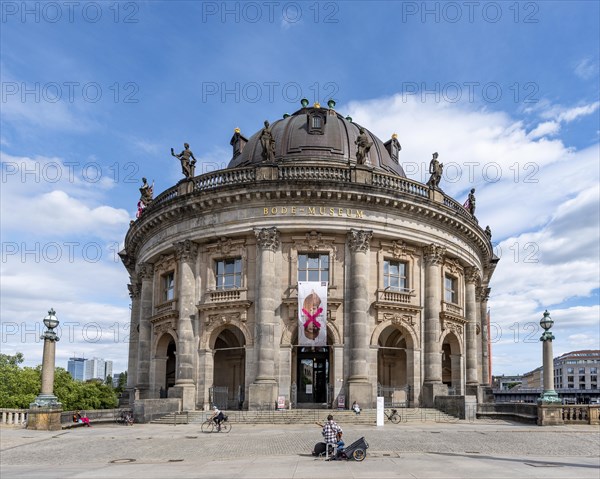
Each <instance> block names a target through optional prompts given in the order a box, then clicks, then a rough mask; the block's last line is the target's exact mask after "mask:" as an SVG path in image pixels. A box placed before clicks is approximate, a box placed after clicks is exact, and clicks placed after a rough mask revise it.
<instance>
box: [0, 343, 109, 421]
mask: <svg viewBox="0 0 600 479" xmlns="http://www.w3.org/2000/svg"><path fill="white" fill-rule="evenodd" d="M22 362H23V354H21V353H17V354H15V355H14V356H9V355H7V354H0V407H3V408H19V409H27V408H29V404H30V403H32V402H33V401H34V400H35V398H36V396H37V395H38V394H39V393H40V391H41V388H42V379H41V378H42V367H41V366H37V367H36V368H30V367H24V368H21V367H19V365H20V364H21V363H22ZM54 395H55V396H56V397H57V398H58V400H59V401H60V402H61V403H62V406H63V409H65V410H75V409H82V410H84V409H110V408H114V407H116V406H117V396H116V393H115V391H114V390H113V388H112V387H110V386H107V385H105V384H102V381H98V380H92V381H88V382H85V383H82V382H78V381H75V380H74V379H73V378H72V377H71V375H70V374H69V373H68V372H67V371H66V370H65V369H63V368H56V369H55V371H54Z"/></svg>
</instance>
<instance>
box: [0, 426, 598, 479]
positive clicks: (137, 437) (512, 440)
mask: <svg viewBox="0 0 600 479" xmlns="http://www.w3.org/2000/svg"><path fill="white" fill-rule="evenodd" d="M342 426H344V425H343V424H342ZM361 436H364V437H365V438H366V440H367V442H368V443H369V446H370V447H369V449H368V453H367V458H366V459H365V460H364V461H363V462H354V461H336V462H325V461H324V460H322V459H318V458H314V457H312V456H311V455H310V452H311V451H312V448H313V446H314V444H315V443H316V442H318V441H319V440H320V428H319V427H318V426H316V425H315V426H308V425H301V426H300V425H299V426H289V425H284V426H281V425H277V426H274V425H241V424H234V425H233V430H232V431H231V433H229V434H220V433H212V434H203V433H201V432H200V424H185V425H177V426H172V425H154V424H137V425H135V426H133V427H127V426H117V425H112V424H106V425H101V424H99V425H96V426H94V427H92V428H76V429H70V430H63V431H56V432H46V431H29V430H26V429H21V428H14V427H10V426H5V427H2V428H1V429H0V439H1V446H0V448H1V449H0V452H1V461H0V462H1V465H0V473H1V477H2V479H9V478H31V479H35V478H105V477H106V478H133V477H139V478H163V477H173V478H175V477H176V478H179V477H181V478H194V477H216V478H232V477H234V478H261V479H267V478H311V479H314V478H323V479H325V478H327V479H329V478H345V479H348V478H388V477H396V478H469V479H470V478H473V479H474V478H484V477H485V478H489V479H493V478H503V479H504V478H507V477H508V478H544V479H553V478H569V479H571V478H575V477H577V478H581V479H584V478H594V479H598V478H599V477H600V459H599V452H600V428H599V427H598V426H586V425H583V426H556V427H537V426H530V425H522V424H518V423H511V422H504V421H475V422H466V421H457V422H452V423H434V422H423V423H416V424H398V425H394V424H389V423H388V424H386V425H385V426H384V427H380V428H378V427H375V426H354V425H352V426H345V427H344V439H345V440H346V443H350V442H353V441H354V440H356V439H358V438H359V437H361Z"/></svg>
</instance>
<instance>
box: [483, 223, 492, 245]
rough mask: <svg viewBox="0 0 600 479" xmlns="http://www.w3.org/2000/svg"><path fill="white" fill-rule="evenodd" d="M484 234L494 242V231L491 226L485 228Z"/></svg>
mask: <svg viewBox="0 0 600 479" xmlns="http://www.w3.org/2000/svg"><path fill="white" fill-rule="evenodd" d="M484 233H485V235H486V236H487V239H488V240H490V241H492V230H491V229H490V226H489V225H488V226H486V227H485V230H484Z"/></svg>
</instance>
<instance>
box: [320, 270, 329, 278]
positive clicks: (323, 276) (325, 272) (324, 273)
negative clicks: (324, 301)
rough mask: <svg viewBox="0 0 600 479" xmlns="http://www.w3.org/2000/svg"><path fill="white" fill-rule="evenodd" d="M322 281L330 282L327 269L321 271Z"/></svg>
mask: <svg viewBox="0 0 600 479" xmlns="http://www.w3.org/2000/svg"><path fill="white" fill-rule="evenodd" d="M321 281H329V271H327V270H326V269H325V270H323V271H321Z"/></svg>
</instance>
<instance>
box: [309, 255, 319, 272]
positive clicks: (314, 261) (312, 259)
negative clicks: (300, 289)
mask: <svg viewBox="0 0 600 479" xmlns="http://www.w3.org/2000/svg"><path fill="white" fill-rule="evenodd" d="M318 267H319V258H318V257H316V256H312V255H311V256H309V257H308V268H309V269H312V268H315V269H316V268H318Z"/></svg>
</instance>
